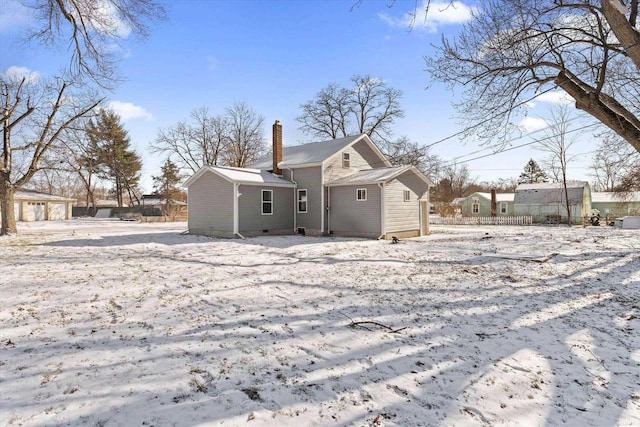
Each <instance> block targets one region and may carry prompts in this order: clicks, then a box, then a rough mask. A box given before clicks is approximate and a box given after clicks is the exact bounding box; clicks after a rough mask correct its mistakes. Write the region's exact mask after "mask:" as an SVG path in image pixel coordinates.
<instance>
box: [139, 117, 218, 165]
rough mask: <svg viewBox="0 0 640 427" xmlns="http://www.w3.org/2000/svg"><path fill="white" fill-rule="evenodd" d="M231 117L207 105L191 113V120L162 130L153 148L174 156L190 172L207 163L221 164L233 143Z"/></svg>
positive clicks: (176, 161)
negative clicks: (211, 110) (212, 109)
mask: <svg viewBox="0 0 640 427" xmlns="http://www.w3.org/2000/svg"><path fill="white" fill-rule="evenodd" d="M229 124H230V123H229V119H228V118H227V117H225V116H222V115H215V116H212V115H210V114H209V110H208V109H207V108H206V107H200V108H197V109H195V110H193V111H192V112H191V122H187V121H181V122H178V123H176V124H175V125H173V126H170V127H169V128H167V129H159V130H158V136H157V138H156V140H155V142H153V143H152V145H151V147H152V150H153V151H155V152H160V153H164V154H166V155H168V156H169V157H171V158H173V159H174V161H175V163H176V164H177V165H178V167H180V169H183V170H185V171H188V172H189V173H195V172H196V171H197V170H198V169H200V168H201V167H202V166H205V165H217V164H218V163H219V162H220V161H221V160H222V152H223V151H224V150H225V149H226V148H227V146H228V145H229V143H230V135H229V132H230V129H229Z"/></svg>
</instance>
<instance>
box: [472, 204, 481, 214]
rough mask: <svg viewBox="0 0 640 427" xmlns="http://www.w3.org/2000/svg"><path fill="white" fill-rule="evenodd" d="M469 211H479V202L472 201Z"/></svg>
mask: <svg viewBox="0 0 640 427" xmlns="http://www.w3.org/2000/svg"><path fill="white" fill-rule="evenodd" d="M476 206H477V207H478V209H476ZM471 213H474V214H476V213H480V203H478V202H473V204H472V205H471Z"/></svg>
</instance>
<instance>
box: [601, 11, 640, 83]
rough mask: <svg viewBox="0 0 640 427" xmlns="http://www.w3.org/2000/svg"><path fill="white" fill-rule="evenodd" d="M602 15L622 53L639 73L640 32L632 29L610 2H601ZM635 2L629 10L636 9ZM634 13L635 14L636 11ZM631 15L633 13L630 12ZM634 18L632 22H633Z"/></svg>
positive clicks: (630, 24) (625, 18) (631, 24)
mask: <svg viewBox="0 0 640 427" xmlns="http://www.w3.org/2000/svg"><path fill="white" fill-rule="evenodd" d="M600 3H601V4H602V13H603V14H604V16H605V18H607V22H608V23H609V25H610V26H611V30H612V31H613V33H614V34H615V35H616V37H617V38H618V40H619V41H620V44H622V46H623V47H624V52H625V53H626V54H627V56H628V57H629V58H630V59H631V60H632V61H633V63H634V64H636V67H638V71H640V32H639V31H637V30H636V29H634V28H633V24H634V23H633V22H629V21H628V20H627V17H626V16H625V15H624V14H622V13H621V12H620V11H619V10H618V9H617V8H616V7H615V6H614V4H615V2H613V1H611V0H602V1H601V2H600ZM637 7H638V4H637V2H631V8H637ZM635 10H636V13H637V9H635ZM632 13H633V11H632ZM634 20H635V18H634V19H633V20H632V21H634Z"/></svg>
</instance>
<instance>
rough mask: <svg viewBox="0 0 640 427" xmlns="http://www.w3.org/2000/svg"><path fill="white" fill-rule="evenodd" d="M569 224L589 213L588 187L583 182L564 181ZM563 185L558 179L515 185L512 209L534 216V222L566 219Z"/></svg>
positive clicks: (576, 221) (577, 221)
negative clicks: (569, 212) (567, 199)
mask: <svg viewBox="0 0 640 427" xmlns="http://www.w3.org/2000/svg"><path fill="white" fill-rule="evenodd" d="M567 193H568V196H569V206H570V211H571V223H573V224H576V223H580V222H581V221H582V218H583V217H585V216H588V215H590V214H591V188H590V187H589V183H587V182H585V181H572V182H568V183H567ZM565 200H566V197H565V191H564V185H563V184H562V183H561V182H543V183H536V184H520V185H518V187H516V191H515V195H514V199H513V208H514V212H515V214H516V215H528V216H532V217H533V222H537V223H545V222H556V221H559V222H562V223H566V222H567V209H566V203H565Z"/></svg>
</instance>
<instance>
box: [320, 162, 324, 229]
mask: <svg viewBox="0 0 640 427" xmlns="http://www.w3.org/2000/svg"><path fill="white" fill-rule="evenodd" d="M324 210H325V206H324V162H322V164H321V165H320V234H322V233H324Z"/></svg>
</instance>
